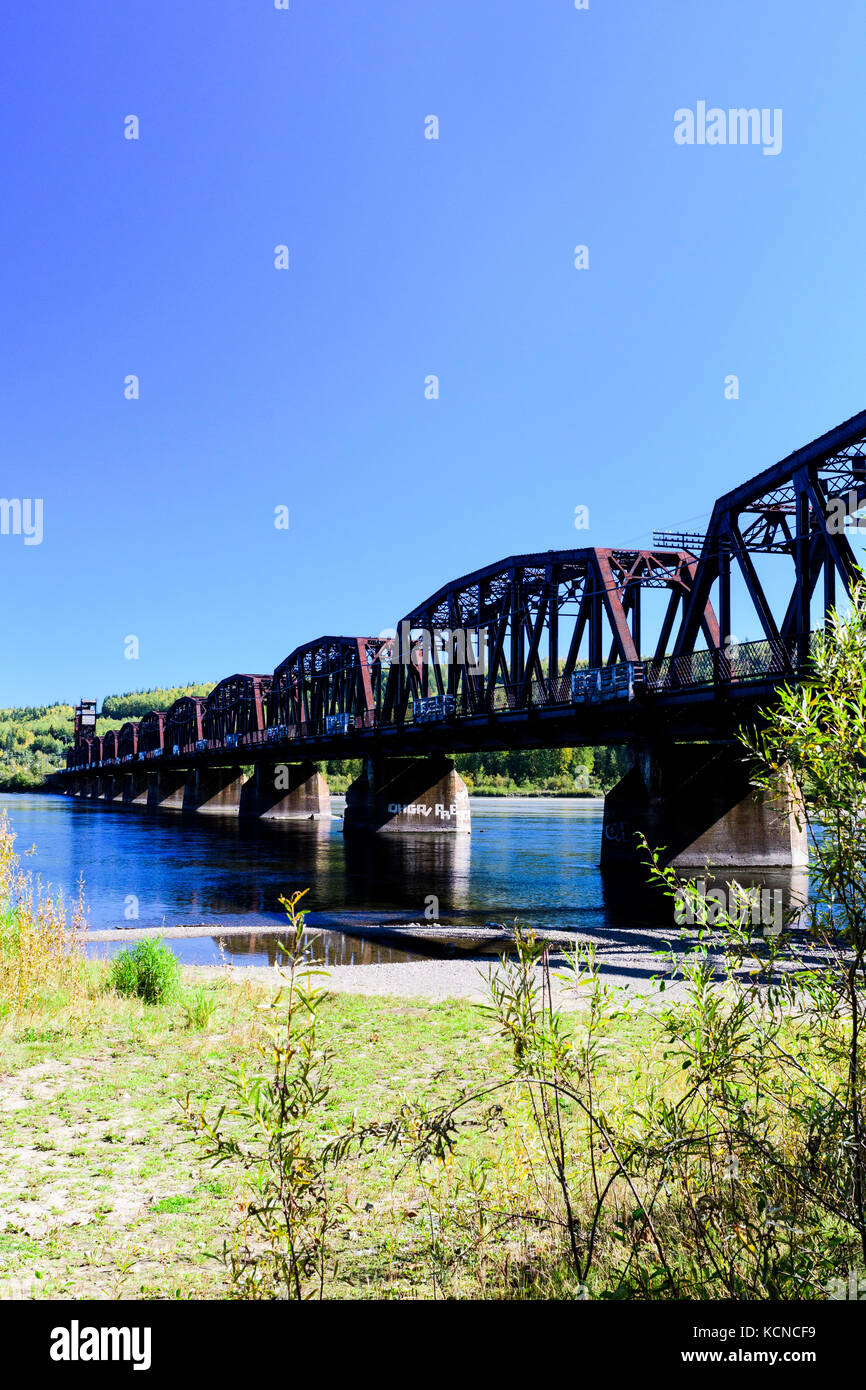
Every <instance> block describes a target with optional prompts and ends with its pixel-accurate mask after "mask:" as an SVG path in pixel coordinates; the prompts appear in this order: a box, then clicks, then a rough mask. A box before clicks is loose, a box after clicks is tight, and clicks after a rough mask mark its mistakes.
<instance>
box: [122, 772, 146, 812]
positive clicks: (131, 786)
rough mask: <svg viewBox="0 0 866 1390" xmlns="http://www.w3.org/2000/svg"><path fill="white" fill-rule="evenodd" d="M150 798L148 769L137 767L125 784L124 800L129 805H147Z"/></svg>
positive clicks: (128, 776)
mask: <svg viewBox="0 0 866 1390" xmlns="http://www.w3.org/2000/svg"><path fill="white" fill-rule="evenodd" d="M149 798H150V778H149V777H148V774H147V772H146V771H144V770H142V771H139V770H138V768H136V769H135V770H134V771H133V772H130V773H129V774H128V775H127V777H126V779H125V781H124V784H123V800H124V802H125V803H126V804H127V805H129V806H147V804H148V801H149Z"/></svg>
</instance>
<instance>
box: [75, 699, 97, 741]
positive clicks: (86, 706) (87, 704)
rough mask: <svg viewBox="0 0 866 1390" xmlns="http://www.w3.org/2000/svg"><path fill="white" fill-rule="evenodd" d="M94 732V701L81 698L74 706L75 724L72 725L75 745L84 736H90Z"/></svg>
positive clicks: (84, 737)
mask: <svg viewBox="0 0 866 1390" xmlns="http://www.w3.org/2000/svg"><path fill="white" fill-rule="evenodd" d="M95 732H96V701H95V700H82V701H81V704H80V705H76V706H75V724H74V727H73V737H74V739H75V747H76V748H77V747H78V746H79V744H80V743H81V742H82V741H83V740H84V739H86V738H92V737H93V735H94V733H95Z"/></svg>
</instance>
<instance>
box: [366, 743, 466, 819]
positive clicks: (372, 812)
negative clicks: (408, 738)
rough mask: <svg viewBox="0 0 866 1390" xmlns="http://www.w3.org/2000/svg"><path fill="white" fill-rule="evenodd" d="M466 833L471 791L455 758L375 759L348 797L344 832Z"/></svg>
mask: <svg viewBox="0 0 866 1390" xmlns="http://www.w3.org/2000/svg"><path fill="white" fill-rule="evenodd" d="M354 830H366V831H376V832H378V833H382V834H403V833H405V832H411V833H413V834H414V833H423V834H440V835H441V834H445V835H449V834H450V835H455V834H466V835H468V834H469V833H470V830H471V823H470V815H469V792H468V791H467V788H466V783H465V782H464V781H463V778H462V777H461V776H460V775H459V773H458V772H456V771H455V768H454V764H453V762H452V761H451V759H450V758H446V757H443V756H442V755H441V754H434V755H433V756H431V757H427V758H387V757H370V758H365V759H364V770H363V772H362V773H361V776H360V777H359V778H358V780H357V781H356V782H353V783H352V785H351V786H350V787H349V789H348V791H347V793H346V814H345V817H344V819H343V832H344V833H345V834H348V833H350V832H351V831H354Z"/></svg>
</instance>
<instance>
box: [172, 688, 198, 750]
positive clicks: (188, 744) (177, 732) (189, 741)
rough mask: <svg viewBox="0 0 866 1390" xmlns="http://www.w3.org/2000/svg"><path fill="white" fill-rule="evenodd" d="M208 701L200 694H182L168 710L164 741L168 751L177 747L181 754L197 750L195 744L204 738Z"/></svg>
mask: <svg viewBox="0 0 866 1390" xmlns="http://www.w3.org/2000/svg"><path fill="white" fill-rule="evenodd" d="M206 706H207V701H206V700H204V699H203V698H202V697H201V696H200V695H181V697H180V699H179V700H175V702H174V704H173V705H172V706H171V707H170V709H169V710H168V711H167V713H166V716H165V729H164V732H163V741H164V746H165V750H166V752H167V753H171V752H172V750H173V749H174V748H175V747H177V748H179V749H180V752H181V754H185V753H193V752H195V745H196V744H197V743H199V742H200V741H201V740H202V739H203V738H204V716H205V708H206Z"/></svg>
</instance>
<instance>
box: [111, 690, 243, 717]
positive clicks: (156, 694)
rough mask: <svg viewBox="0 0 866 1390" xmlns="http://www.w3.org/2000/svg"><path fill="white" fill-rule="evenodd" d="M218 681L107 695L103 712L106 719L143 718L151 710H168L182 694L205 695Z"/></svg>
mask: <svg viewBox="0 0 866 1390" xmlns="http://www.w3.org/2000/svg"><path fill="white" fill-rule="evenodd" d="M215 685H216V681H211V683H210V684H209V685H176V686H171V687H170V688H168V689H158V690H132V691H130V692H129V693H128V694H126V695H107V696H106V698H105V699H104V700H103V702H102V713H103V715H104V716H105V718H106V719H120V720H122V721H123V722H124V723H126V721H127V720H128V719H141V717H142V715H144V714H147V713H148V712H149V711H150V710H152V709H156V710H166V709H168V708H169V706H170V705H173V704H174V702H175V700H179V699H180V697H181V695H203V696H207V695H209V694H210V693H211V691H212V690H213V688H214V686H215Z"/></svg>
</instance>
